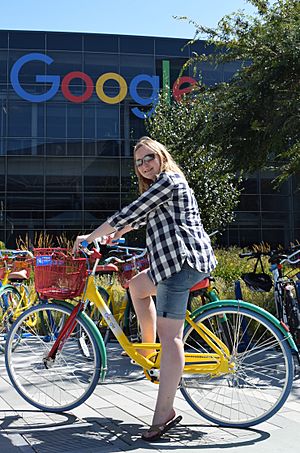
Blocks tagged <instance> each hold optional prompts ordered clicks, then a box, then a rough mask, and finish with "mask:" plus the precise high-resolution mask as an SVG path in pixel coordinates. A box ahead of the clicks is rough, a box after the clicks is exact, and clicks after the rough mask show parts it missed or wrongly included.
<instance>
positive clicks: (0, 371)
mask: <svg viewBox="0 0 300 453" xmlns="http://www.w3.org/2000/svg"><path fill="white" fill-rule="evenodd" d="M109 370H110V371H109V373H108V376H107V380H106V383H105V384H99V385H98V387H97V389H96V391H95V392H94V394H93V395H92V396H91V397H90V398H89V399H88V401H87V402H86V403H85V404H83V405H82V406H80V407H79V408H77V409H75V410H73V411H72V412H70V413H68V414H63V415H57V414H51V413H43V412H40V411H38V410H34V408H33V407H32V406H30V405H29V404H27V403H26V402H25V401H23V400H22V398H21V397H19V396H18V394H17V393H16V391H15V390H14V389H13V387H12V386H11V385H10V382H9V380H8V377H7V375H6V371H5V366H4V359H3V356H1V357H0V452H1V453H12V452H14V453H16V452H19V453H21V452H23V453H33V452H36V453H58V452H59V453H61V452H63V453H98V452H99V453H100V452H101V453H107V452H112V453H113V452H124V451H131V452H138V453H140V452H148V451H157V452H164V453H168V452H175V451H176V452H189V453H194V452H197V453H199V450H207V452H209V453H217V452H222V451H223V452H224V451H226V453H232V452H233V451H234V453H239V452H247V453H248V452H250V453H252V452H253V453H260V452H263V453H277V452H278V453H279V452H280V453H292V452H293V453H296V452H297V451H299V445H300V376H299V370H300V368H299V366H297V373H298V375H297V376H296V379H295V383H294V387H293V392H292V394H291V395H290V398H289V400H288V401H287V403H286V404H285V406H284V408H283V409H282V410H281V411H280V412H279V413H278V414H276V415H275V416H274V417H273V418H272V419H271V420H270V421H269V422H268V423H262V424H261V425H258V426H257V427H255V428H253V429H229V428H226V429H225V428H218V427H216V426H213V425H211V424H210V423H208V422H206V421H205V420H203V419H201V418H200V417H199V416H198V415H197V414H196V413H195V412H194V411H193V410H192V409H191V408H190V406H189V405H188V404H187V403H186V402H185V400H184V399H183V397H182V395H181V393H180V392H178V396H177V398H176V409H177V412H178V413H180V414H182V415H183V421H182V423H181V424H180V425H178V426H177V427H176V428H175V429H174V430H172V432H171V434H170V436H169V437H168V438H166V439H163V440H160V441H159V442H156V443H155V444H154V443H152V444H147V443H146V442H144V441H142V440H141V439H140V437H139V433H141V432H142V430H143V427H144V425H145V424H150V422H151V418H152V413H153V408H154V402H155V399H156V393H157V386H156V385H155V384H152V383H151V382H149V381H148V380H146V379H145V378H144V377H143V374H142V372H141V371H140V370H139V369H138V368H137V367H135V366H133V365H131V364H130V362H129V359H128V358H126V357H121V356H120V349H119V348H118V346H116V345H115V344H114V343H112V344H110V346H109Z"/></svg>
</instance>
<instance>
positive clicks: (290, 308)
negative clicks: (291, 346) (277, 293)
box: [285, 291, 300, 348]
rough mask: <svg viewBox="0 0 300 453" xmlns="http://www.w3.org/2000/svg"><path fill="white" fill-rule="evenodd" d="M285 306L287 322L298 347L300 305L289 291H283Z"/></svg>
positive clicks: (299, 341) (299, 339) (299, 338)
mask: <svg viewBox="0 0 300 453" xmlns="http://www.w3.org/2000/svg"><path fill="white" fill-rule="evenodd" d="M285 308H286V318H287V324H288V327H289V329H290V332H291V334H292V336H293V338H294V341H295V343H296V345H297V347H298V348H299V347H300V307H299V303H298V300H297V299H296V298H295V297H293V296H292V294H291V293H290V291H286V292H285Z"/></svg>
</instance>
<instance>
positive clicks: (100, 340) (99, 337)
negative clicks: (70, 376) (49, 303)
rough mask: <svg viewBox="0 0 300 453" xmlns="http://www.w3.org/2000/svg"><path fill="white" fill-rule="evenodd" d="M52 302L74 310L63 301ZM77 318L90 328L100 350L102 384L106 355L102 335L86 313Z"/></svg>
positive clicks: (105, 367) (105, 369) (105, 368)
mask: <svg viewBox="0 0 300 453" xmlns="http://www.w3.org/2000/svg"><path fill="white" fill-rule="evenodd" d="M53 302H55V303H56V304H58V305H62V306H64V307H67V308H69V309H70V310H73V308H74V305H72V304H70V303H69V302H66V301H65V300H55V301H54V300H53ZM79 317H81V318H82V319H84V320H85V321H86V323H87V324H88V325H89V327H90V328H91V330H92V332H93V334H94V335H95V337H96V340H97V343H98V345H99V350H100V355H101V373H100V379H101V382H103V381H104V379H105V375H106V371H107V354H106V348H105V344H104V341H103V338H102V335H101V333H100V332H99V330H98V329H97V327H96V325H95V323H94V322H93V321H92V320H91V318H89V317H88V315H87V314H86V313H84V312H80V313H79Z"/></svg>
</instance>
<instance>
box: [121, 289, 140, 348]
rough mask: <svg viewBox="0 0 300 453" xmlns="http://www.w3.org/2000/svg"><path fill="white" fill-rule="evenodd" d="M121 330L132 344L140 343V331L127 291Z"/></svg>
mask: <svg viewBox="0 0 300 453" xmlns="http://www.w3.org/2000/svg"><path fill="white" fill-rule="evenodd" d="M123 330H124V333H125V335H126V336H127V337H128V338H129V339H130V341H132V342H134V343H139V342H141V341H142V334H141V329H140V326H139V322H138V318H137V315H136V312H135V310H134V306H133V302H132V299H131V296H130V293H129V291H127V305H126V309H125V312H124V326H123Z"/></svg>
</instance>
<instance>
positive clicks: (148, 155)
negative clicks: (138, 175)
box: [135, 153, 155, 167]
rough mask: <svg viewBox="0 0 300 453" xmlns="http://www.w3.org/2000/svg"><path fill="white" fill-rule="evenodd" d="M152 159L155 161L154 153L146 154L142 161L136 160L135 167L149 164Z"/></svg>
mask: <svg viewBox="0 0 300 453" xmlns="http://www.w3.org/2000/svg"><path fill="white" fill-rule="evenodd" d="M154 159H155V154H154V153H153V154H146V156H144V157H143V158H142V159H136V161H135V165H136V166H137V167H141V166H142V165H143V164H145V163H146V162H151V161H152V160H154Z"/></svg>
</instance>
